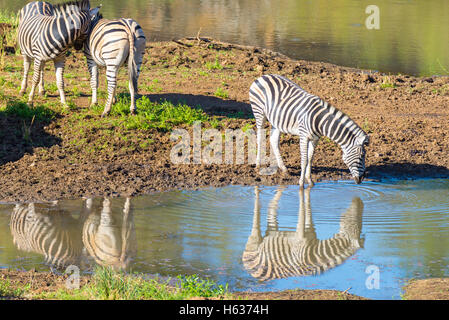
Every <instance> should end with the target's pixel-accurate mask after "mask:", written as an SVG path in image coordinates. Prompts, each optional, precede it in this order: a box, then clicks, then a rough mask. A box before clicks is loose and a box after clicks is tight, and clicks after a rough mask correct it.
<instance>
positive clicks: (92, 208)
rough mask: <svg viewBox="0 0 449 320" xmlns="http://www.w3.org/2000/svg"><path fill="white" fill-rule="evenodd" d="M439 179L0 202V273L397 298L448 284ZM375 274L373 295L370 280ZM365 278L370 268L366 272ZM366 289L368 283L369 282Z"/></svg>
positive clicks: (446, 198) (444, 189)
mask: <svg viewBox="0 0 449 320" xmlns="http://www.w3.org/2000/svg"><path fill="white" fill-rule="evenodd" d="M447 230H449V180H417V181H390V182H383V183H377V182H366V183H365V182H364V183H363V184H361V185H354V184H353V183H351V182H338V183H318V184H317V185H316V186H315V187H314V188H313V189H312V190H311V191H310V190H309V191H307V190H306V191H305V192H302V193H300V192H299V190H298V187H297V186H286V187H282V186H270V187H268V186H262V187H247V186H229V187H224V188H210V189H202V190H199V191H172V192H163V193H157V194H153V195H146V196H139V197H135V198H130V199H84V200H66V201H60V202H58V203H52V204H49V203H47V204H43V203H40V204H39V203H35V204H2V205H0V267H1V268H6V267H12V268H23V269H31V268H36V269H37V270H49V269H50V267H49V264H52V265H54V266H58V265H59V269H57V270H64V268H65V267H66V266H67V265H70V264H75V265H77V266H80V267H81V269H82V270H83V271H84V272H89V271H91V270H92V268H93V266H94V265H96V264H99V265H105V266H113V267H117V268H126V269H127V270H129V271H131V270H132V271H139V272H143V273H147V274H152V275H155V274H157V275H160V276H172V277H173V276H177V275H178V274H198V275H200V276H202V277H205V278H210V279H213V280H215V281H216V282H218V283H220V284H224V283H228V284H229V286H230V289H231V290H253V291H261V290H282V289H293V288H305V289H337V290H346V289H348V288H350V290H349V292H350V293H353V294H357V295H362V296H366V297H370V298H382V299H399V298H400V294H401V286H403V284H404V282H405V281H407V280H408V279H410V278H430V277H447V276H449V252H448V250H447V248H448V247H449V235H448V232H447ZM373 270H374V271H376V270H377V271H378V275H379V278H378V279H379V282H378V283H379V288H378V289H376V288H372V289H369V287H371V286H372V285H375V282H374V281H371V280H372V279H371V278H369V276H370V275H375V274H374V273H373ZM367 271H369V272H368V273H367ZM367 283H368V285H367Z"/></svg>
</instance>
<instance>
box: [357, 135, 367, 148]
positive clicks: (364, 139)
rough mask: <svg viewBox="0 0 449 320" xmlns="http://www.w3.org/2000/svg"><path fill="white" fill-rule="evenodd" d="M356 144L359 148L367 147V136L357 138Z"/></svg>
mask: <svg viewBox="0 0 449 320" xmlns="http://www.w3.org/2000/svg"><path fill="white" fill-rule="evenodd" d="M357 144H358V145H359V146H363V145H364V146H368V145H369V136H368V135H366V136H361V137H358V138H357Z"/></svg>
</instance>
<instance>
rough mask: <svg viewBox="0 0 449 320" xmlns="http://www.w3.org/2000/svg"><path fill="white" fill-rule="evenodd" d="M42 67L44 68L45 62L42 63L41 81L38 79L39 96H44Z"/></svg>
mask: <svg viewBox="0 0 449 320" xmlns="http://www.w3.org/2000/svg"><path fill="white" fill-rule="evenodd" d="M44 69H45V63H42V69H41V76H40V77H41V81H39V95H40V96H41V97H43V96H45V85H44Z"/></svg>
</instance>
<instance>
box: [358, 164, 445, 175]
mask: <svg viewBox="0 0 449 320" xmlns="http://www.w3.org/2000/svg"><path fill="white" fill-rule="evenodd" d="M367 177H368V178H372V179H391V178H392V179H415V178H449V168H447V167H444V166H436V165H432V164H416V163H409V162H403V163H387V164H381V165H372V166H369V167H368V168H367Z"/></svg>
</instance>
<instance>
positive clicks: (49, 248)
mask: <svg viewBox="0 0 449 320" xmlns="http://www.w3.org/2000/svg"><path fill="white" fill-rule="evenodd" d="M81 227H82V220H80V219H78V220H77V219H75V218H73V217H72V215H71V214H69V213H68V212H67V211H65V210H63V209H61V208H60V207H59V206H58V204H55V203H49V204H47V203H40V204H37V203H29V204H17V205H15V207H14V209H13V212H12V214H11V218H10V230H11V234H12V236H13V243H14V245H15V246H16V248H17V249H19V250H22V251H26V252H34V253H38V254H41V255H43V256H44V263H45V264H47V265H50V266H51V267H52V268H53V267H56V268H57V269H59V268H64V267H66V266H69V265H79V264H80V261H81V255H82V249H83V243H82V238H81Z"/></svg>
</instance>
